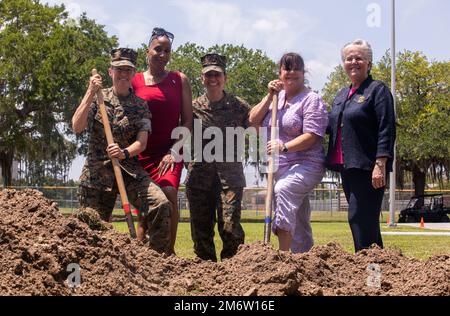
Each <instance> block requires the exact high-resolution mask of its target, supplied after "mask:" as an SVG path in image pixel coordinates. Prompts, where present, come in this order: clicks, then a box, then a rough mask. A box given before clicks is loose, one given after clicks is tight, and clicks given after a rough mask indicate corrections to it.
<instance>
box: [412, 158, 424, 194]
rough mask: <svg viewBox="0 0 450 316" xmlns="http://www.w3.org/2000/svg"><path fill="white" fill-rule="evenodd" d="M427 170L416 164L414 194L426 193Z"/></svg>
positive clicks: (414, 169)
mask: <svg viewBox="0 0 450 316" xmlns="http://www.w3.org/2000/svg"><path fill="white" fill-rule="evenodd" d="M425 177H426V174H425V171H423V170H422V169H420V168H419V166H417V165H414V168H413V183H414V195H423V194H424V193H425V179H426V178H425Z"/></svg>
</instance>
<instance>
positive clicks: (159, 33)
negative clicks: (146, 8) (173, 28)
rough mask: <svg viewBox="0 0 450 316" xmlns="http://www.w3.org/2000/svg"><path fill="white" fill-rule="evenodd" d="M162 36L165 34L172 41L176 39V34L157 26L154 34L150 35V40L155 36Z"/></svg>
mask: <svg viewBox="0 0 450 316" xmlns="http://www.w3.org/2000/svg"><path fill="white" fill-rule="evenodd" d="M161 36H165V37H167V38H168V39H169V41H170V43H172V42H173V39H174V37H175V36H174V35H173V34H172V33H170V32H167V31H166V30H165V29H163V28H160V27H155V28H154V29H153V31H152V35H151V37H150V42H151V41H153V40H154V39H155V38H158V37H161Z"/></svg>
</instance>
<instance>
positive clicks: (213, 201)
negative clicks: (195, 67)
mask: <svg viewBox="0 0 450 316" xmlns="http://www.w3.org/2000/svg"><path fill="white" fill-rule="evenodd" d="M201 62H202V83H203V86H204V87H205V88H206V93H205V94H204V95H202V96H200V97H199V98H197V99H195V100H194V102H193V111H194V118H195V119H200V120H202V121H201V125H202V126H201V132H202V134H203V131H204V130H205V129H208V128H216V129H220V131H221V132H222V136H223V139H222V141H223V145H224V146H223V149H224V150H223V153H222V154H223V156H222V157H220V158H221V159H222V161H217V160H216V159H213V161H211V162H205V160H206V161H210V160H211V159H208V157H204V158H203V159H202V160H203V161H200V160H199V159H198V157H196V156H197V154H198V153H195V157H194V161H192V162H190V163H189V167H188V176H187V180H186V195H187V198H188V200H189V208H190V216H191V235H192V239H193V241H194V252H195V254H196V255H197V256H198V257H199V258H201V259H204V260H212V261H216V260H217V258H216V251H215V247H214V224H215V223H214V222H215V221H217V224H218V225H217V226H218V230H219V235H220V237H221V239H222V241H223V249H222V252H221V253H220V257H221V259H225V258H229V257H232V256H233V255H235V254H236V251H237V248H238V246H239V245H240V244H243V243H244V230H243V229H242V226H241V223H240V221H241V201H242V194H243V188H244V186H245V177H244V172H243V167H242V162H240V161H238V159H237V158H238V157H237V147H236V146H237V143H236V142H234V147H232V145H231V144H227V141H228V140H227V138H226V137H225V135H226V128H227V127H233V128H237V127H242V128H247V127H248V113H249V110H250V107H249V106H248V104H247V103H246V102H245V101H244V100H242V99H240V98H238V97H235V96H234V95H231V94H228V93H226V92H225V91H224V87H225V82H226V79H227V75H226V70H225V69H226V64H225V57H223V56H220V55H218V54H207V55H205V56H203V57H202V58H201ZM195 133H196V129H195V128H194V139H195V138H199V137H200V138H202V135H198V134H195ZM216 138H217V135H216ZM205 145H206V144H205V143H203V145H202V152H203V149H204V148H205ZM194 147H195V146H194ZM216 149H217V150H219V148H216ZM226 149H228V150H233V156H234V160H233V161H231V162H230V161H226V160H228V159H225V157H224V155H225V152H226ZM214 156H215V155H214ZM209 158H211V157H209ZM227 158H228V156H227Z"/></svg>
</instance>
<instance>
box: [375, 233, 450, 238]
mask: <svg viewBox="0 0 450 316" xmlns="http://www.w3.org/2000/svg"><path fill="white" fill-rule="evenodd" d="M381 235H396V236H401V235H403V236H449V237H450V232H448V233H441V232H381Z"/></svg>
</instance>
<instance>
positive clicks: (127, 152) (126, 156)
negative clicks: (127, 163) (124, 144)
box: [122, 148, 130, 159]
mask: <svg viewBox="0 0 450 316" xmlns="http://www.w3.org/2000/svg"><path fill="white" fill-rule="evenodd" d="M122 152H123V153H124V155H125V159H130V152H129V151H128V149H126V148H125V149H122Z"/></svg>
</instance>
